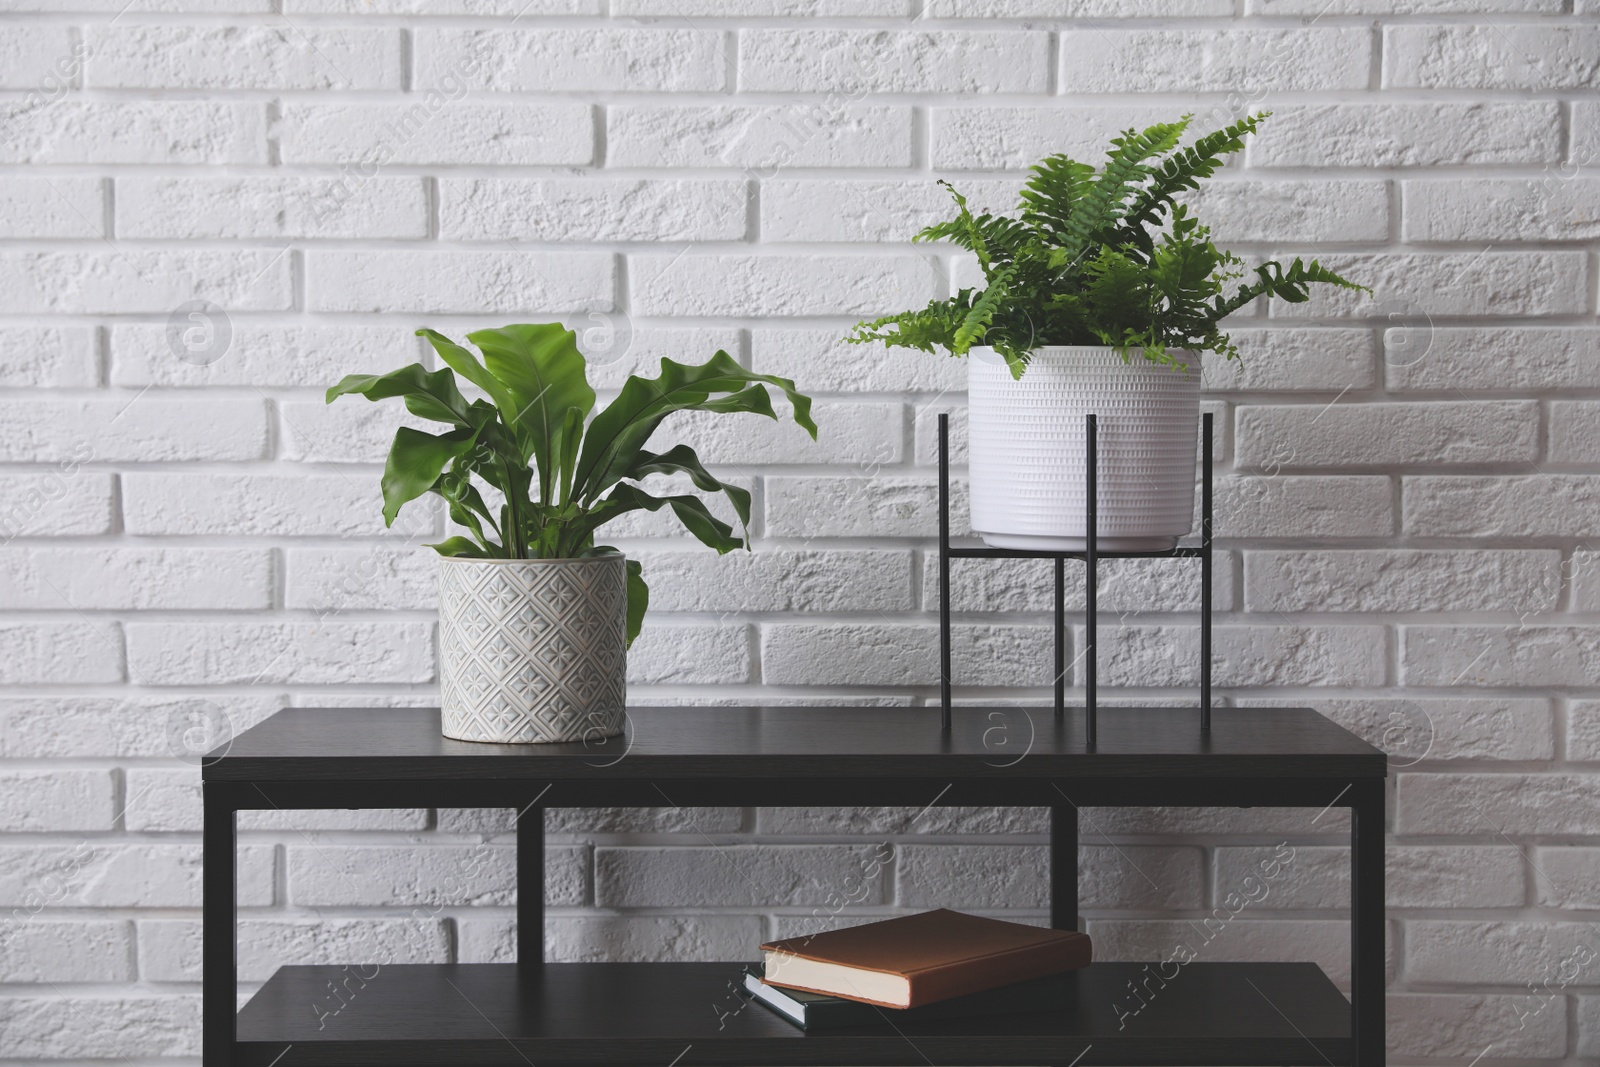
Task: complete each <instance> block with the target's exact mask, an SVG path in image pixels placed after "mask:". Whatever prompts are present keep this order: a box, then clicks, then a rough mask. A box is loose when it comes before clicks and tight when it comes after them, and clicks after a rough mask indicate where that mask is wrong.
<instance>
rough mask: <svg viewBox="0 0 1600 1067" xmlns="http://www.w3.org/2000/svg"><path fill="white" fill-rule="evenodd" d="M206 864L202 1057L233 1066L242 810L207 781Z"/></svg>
mask: <svg viewBox="0 0 1600 1067" xmlns="http://www.w3.org/2000/svg"><path fill="white" fill-rule="evenodd" d="M201 789H202V792H203V796H204V798H205V799H204V808H205V828H204V831H203V834H202V844H201V849H202V858H203V860H204V863H205V872H204V874H203V881H202V888H203V891H204V895H203V899H202V901H201V934H202V936H203V938H204V941H205V947H204V949H203V950H202V957H201V969H202V975H201V977H202V979H203V987H202V988H203V993H202V997H201V1011H202V1013H203V1016H204V1021H203V1024H202V1034H201V1036H202V1042H203V1044H202V1048H201V1057H202V1059H201V1062H202V1063H203V1064H204V1065H205V1067H232V1064H233V1044H234V1040H235V1037H236V1034H237V1031H236V1024H237V1020H238V1009H237V1006H236V1004H235V1001H236V1000H237V998H238V993H237V990H238V986H239V966H238V954H237V938H236V936H235V932H234V922H235V919H236V918H237V915H236V907H237V902H238V896H237V881H236V878H237V857H236V854H235V849H236V847H237V835H236V834H235V825H236V820H237V817H238V816H237V809H236V808H235V807H234V801H233V798H232V797H231V796H230V795H229V794H228V792H227V789H226V787H222V786H217V785H209V784H208V785H204V786H202V787H201Z"/></svg>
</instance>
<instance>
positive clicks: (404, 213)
mask: <svg viewBox="0 0 1600 1067" xmlns="http://www.w3.org/2000/svg"><path fill="white" fill-rule="evenodd" d="M117 235H118V236H119V237H140V238H143V237H154V238H194V239H209V238H215V237H271V238H279V237H289V238H332V237H349V238H368V237H397V238H400V237H426V236H428V198H427V193H426V190H425V189H424V188H423V183H422V181H421V180H420V179H417V178H371V179H362V178H360V177H359V176H357V177H356V179H355V180H352V179H351V178H350V177H349V176H348V175H347V176H342V177H336V178H122V179H119V180H118V182H117Z"/></svg>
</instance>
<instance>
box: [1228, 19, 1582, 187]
mask: <svg viewBox="0 0 1600 1067" xmlns="http://www.w3.org/2000/svg"><path fill="white" fill-rule="evenodd" d="M1274 2H1276V0H1274ZM1473 3H1474V5H1475V6H1477V4H1478V0H1473ZM1479 9H1480V10H1481V8H1479ZM1246 151H1247V154H1248V157H1249V161H1250V165H1251V166H1252V167H1319V168H1320V167H1428V166H1440V165H1443V166H1449V165H1460V164H1496V163H1544V162H1553V161H1555V160H1558V159H1560V158H1561V126H1560V113H1559V108H1558V107H1557V105H1556V103H1555V101H1553V100H1551V101H1543V100H1540V101H1533V100H1529V101H1474V102H1470V103H1469V102H1465V101H1426V102H1423V101H1396V102H1394V103H1389V102H1382V103H1371V104H1367V103H1328V104H1300V103H1293V104H1291V103H1285V104H1283V105H1281V106H1280V105H1278V104H1276V103H1274V105H1273V108H1272V119H1271V121H1270V122H1269V123H1268V125H1267V127H1266V129H1265V131H1264V132H1263V133H1262V134H1261V135H1260V136H1258V137H1255V138H1253V139H1252V140H1251V142H1250V146H1249V148H1248V149H1247V150H1246Z"/></svg>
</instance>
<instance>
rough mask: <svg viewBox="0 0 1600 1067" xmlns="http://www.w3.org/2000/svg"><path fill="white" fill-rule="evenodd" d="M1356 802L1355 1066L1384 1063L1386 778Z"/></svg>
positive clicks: (1366, 787)
mask: <svg viewBox="0 0 1600 1067" xmlns="http://www.w3.org/2000/svg"><path fill="white" fill-rule="evenodd" d="M1351 791H1352V792H1353V793H1354V794H1355V798H1354V800H1353V801H1352V803H1351V806H1350V814H1351V828H1350V885H1351V891H1352V896H1351V901H1350V903H1351V908H1350V1013H1351V1021H1352V1027H1353V1029H1354V1035H1353V1036H1354V1037H1355V1053H1356V1054H1355V1067H1382V1065H1383V1062H1384V1054H1385V1050H1384V999H1385V990H1384V940H1385V933H1386V930H1385V918H1384V913H1383V866H1384V855H1383V849H1384V840H1383V815H1384V811H1383V809H1384V803H1383V782H1381V781H1366V782H1358V783H1356V784H1355V785H1354V786H1353V787H1352V790H1351Z"/></svg>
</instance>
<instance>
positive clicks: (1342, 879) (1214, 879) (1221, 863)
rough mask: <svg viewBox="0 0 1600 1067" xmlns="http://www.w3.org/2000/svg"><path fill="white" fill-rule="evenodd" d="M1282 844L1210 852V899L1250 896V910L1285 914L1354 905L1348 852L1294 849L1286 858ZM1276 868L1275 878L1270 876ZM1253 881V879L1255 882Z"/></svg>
mask: <svg viewBox="0 0 1600 1067" xmlns="http://www.w3.org/2000/svg"><path fill="white" fill-rule="evenodd" d="M1281 847H1282V846H1278V845H1252V846H1249V847H1246V848H1219V849H1216V850H1215V851H1214V852H1213V853H1212V872H1211V895H1210V898H1209V899H1210V900H1211V901H1212V902H1213V903H1215V904H1218V905H1222V904H1223V903H1224V902H1225V901H1226V900H1227V899H1228V894H1230V893H1239V894H1242V895H1245V896H1248V897H1250V898H1251V904H1250V908H1251V910H1252V911H1253V910H1255V909H1257V908H1260V909H1261V910H1263V911H1283V910H1292V909H1312V908H1348V907H1349V906H1350V850H1349V849H1348V848H1328V847H1322V846H1316V845H1296V846H1294V851H1293V853H1292V857H1293V858H1292V859H1284V858H1283V856H1284V853H1281V852H1280V851H1279V849H1280V848H1281ZM1274 869H1276V874H1275V876H1274V877H1272V878H1266V877H1264V875H1265V874H1266V873H1267V872H1270V871H1273V870H1274ZM1252 879H1253V880H1252Z"/></svg>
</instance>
